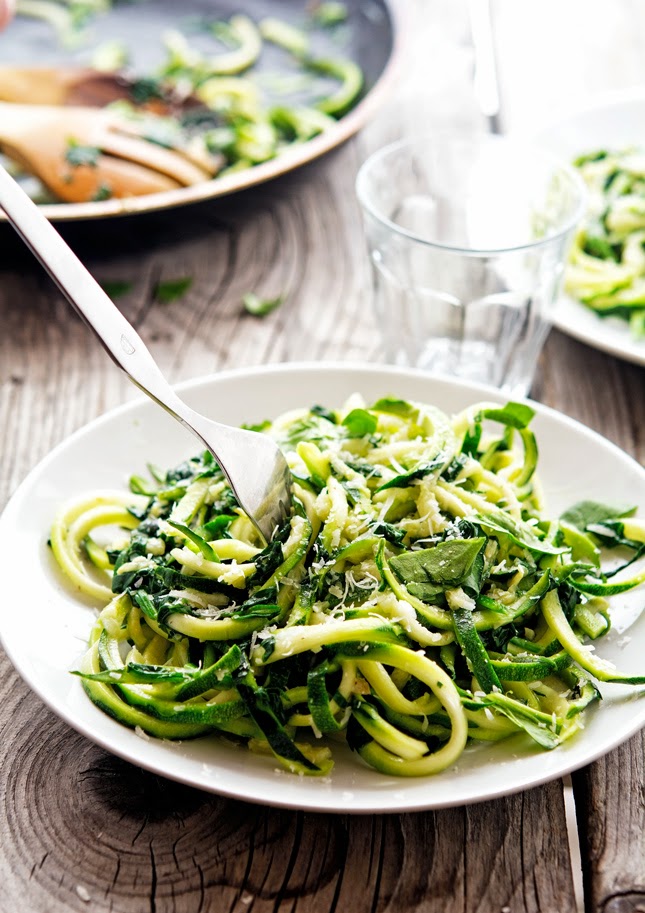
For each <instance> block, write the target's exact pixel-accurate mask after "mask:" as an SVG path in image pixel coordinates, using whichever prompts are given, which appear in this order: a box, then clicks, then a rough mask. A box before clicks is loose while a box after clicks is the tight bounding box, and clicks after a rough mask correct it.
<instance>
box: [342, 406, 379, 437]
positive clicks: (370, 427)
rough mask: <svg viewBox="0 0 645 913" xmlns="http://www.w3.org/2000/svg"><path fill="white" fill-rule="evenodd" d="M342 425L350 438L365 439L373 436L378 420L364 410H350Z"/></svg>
mask: <svg viewBox="0 0 645 913" xmlns="http://www.w3.org/2000/svg"><path fill="white" fill-rule="evenodd" d="M343 425H344V426H345V428H347V431H348V432H349V436H350V437H365V436H366V435H368V434H374V432H375V431H376V426H377V425H378V419H377V418H376V416H375V415H372V414H371V413H369V412H367V411H366V410H365V409H352V411H351V412H350V413H348V414H347V415H346V416H345V418H344V419H343Z"/></svg>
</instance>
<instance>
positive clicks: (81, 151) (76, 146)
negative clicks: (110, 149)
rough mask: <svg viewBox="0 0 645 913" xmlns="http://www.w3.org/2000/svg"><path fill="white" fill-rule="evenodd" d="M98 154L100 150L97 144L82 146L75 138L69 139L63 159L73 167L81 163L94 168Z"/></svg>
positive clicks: (97, 160)
mask: <svg viewBox="0 0 645 913" xmlns="http://www.w3.org/2000/svg"><path fill="white" fill-rule="evenodd" d="M100 154H101V150H100V149H99V148H98V147H97V146H82V145H81V144H80V143H79V142H77V141H76V140H75V139H70V140H68V143H67V149H66V150H65V161H66V162H67V164H68V165H71V166H72V167H73V168H78V167H79V166H81V165H89V167H90V168H96V166H97V165H98V162H99V156H100Z"/></svg>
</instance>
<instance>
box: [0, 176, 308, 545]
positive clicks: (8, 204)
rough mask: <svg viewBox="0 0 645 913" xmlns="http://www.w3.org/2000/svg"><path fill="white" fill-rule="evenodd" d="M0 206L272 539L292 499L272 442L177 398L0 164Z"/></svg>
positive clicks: (121, 362)
mask: <svg viewBox="0 0 645 913" xmlns="http://www.w3.org/2000/svg"><path fill="white" fill-rule="evenodd" d="M0 206H2V208H3V209H4V211H5V213H6V214H7V217H8V219H9V221H10V222H11V224H12V225H13V227H14V228H15V229H16V231H17V232H18V234H19V235H20V236H21V237H22V239H23V241H24V242H25V243H26V244H27V246H28V247H29V248H30V249H31V250H32V251H33V253H34V254H35V255H36V257H37V258H38V259H39V260H40V262H41V263H42V265H43V266H44V267H45V269H46V270H47V271H48V273H49V274H50V276H51V277H52V279H53V280H54V281H55V282H56V284H57V285H58V287H59V288H60V290H61V291H62V292H63V294H64V295H65V296H66V297H67V299H68V300H69V302H70V304H72V305H73V307H74V308H75V309H76V310H77V311H78V313H79V314H80V316H81V317H82V318H83V319H84V320H85V321H86V322H87V323H88V324H89V326H90V328H91V329H92V330H94V332H95V333H96V335H97V336H98V338H99V340H100V341H101V343H102V344H103V346H104V347H105V349H106V350H107V352H108V354H109V355H110V356H111V358H112V359H113V360H114V361H115V362H116V363H117V365H118V366H119V367H120V368H121V369H122V370H123V371H125V373H126V374H127V375H128V377H129V378H130V380H132V381H133V382H134V383H135V384H136V385H137V386H138V387H139V388H140V389H141V390H143V392H144V393H147V394H148V396H149V397H150V398H151V399H153V400H154V401H155V402H156V403H157V404H158V405H160V406H162V407H163V408H164V409H165V410H166V411H167V412H169V413H170V415H172V416H173V418H176V419H177V421H179V422H181V424H182V425H184V426H185V427H186V428H188V430H189V431H192V432H193V434H194V435H195V436H196V437H197V438H198V439H199V440H200V442H201V443H202V445H203V446H204V447H206V448H207V449H208V450H209V451H210V452H211V453H212V454H213V456H214V457H215V459H216V461H217V463H218V464H219V466H220V467H221V469H222V471H223V472H224V475H225V476H226V478H227V479H228V482H229V483H230V486H231V488H232V489H233V493H234V494H235V497H236V498H237V500H238V502H239V504H240V506H241V507H242V509H243V510H244V512H245V513H246V514H247V516H248V517H249V519H250V520H251V521H252V522H253V524H254V525H255V527H256V528H257V530H258V531H259V532H260V534H261V535H262V537H263V539H264V540H265V541H267V542H268V541H270V540H271V538H272V536H273V534H274V532H275V530H276V529H277V528H278V527H279V526H280V525H281V524H283V523H284V521H285V520H286V518H287V516H288V514H289V510H290V504H291V490H290V481H291V474H290V471H289V467H288V465H287V461H286V460H285V458H284V455H283V454H282V452H281V451H280V449H279V447H278V446H277V444H276V443H275V441H273V440H272V439H271V438H270V437H268V436H266V435H264V434H260V433H258V432H254V431H245V430H242V429H239V428H232V427H230V426H228V425H223V424H221V423H220V422H215V421H213V420H212V419H210V418H206V416H204V415H201V414H200V413H198V412H196V411H195V410H194V409H192V408H191V407H190V406H188V405H186V403H185V402H184V401H183V400H182V399H180V398H179V396H177V394H176V393H175V391H174V390H173V389H172V387H171V386H170V385H169V383H168V382H167V380H166V379H165V378H164V376H163V375H162V373H161V371H160V370H159V367H158V365H157V363H156V362H155V360H154V359H153V357H152V355H151V354H150V352H149V351H148V349H147V348H146V346H145V345H144V343H143V341H142V340H141V337H140V336H139V334H138V333H137V332H136V330H135V329H134V328H133V327H132V326H131V325H130V324H129V323H128V321H127V320H126V319H125V317H124V316H123V315H122V314H121V312H120V311H119V309H118V308H117V307H116V305H115V304H113V302H112V301H111V299H110V298H109V297H108V296H107V295H106V294H105V292H104V291H103V289H102V288H101V287H100V285H99V284H98V283H97V282H96V281H95V280H94V279H93V278H92V276H91V275H90V273H89V272H88V271H87V270H86V269H85V267H84V266H83V264H82V263H81V262H80V260H79V259H78V258H77V257H76V255H75V254H74V253H73V252H72V250H71V249H70V248H69V247H68V246H67V244H66V243H65V241H63V239H62V238H61V236H60V235H59V234H58V232H57V231H56V230H55V228H54V227H53V226H52V225H51V224H50V223H49V222H48V221H47V219H46V218H45V217H44V216H43V215H42V213H41V212H39V210H38V207H37V206H36V205H35V204H34V203H33V202H32V201H31V200H30V199H29V197H28V196H27V194H26V193H25V192H24V191H23V190H22V188H21V187H19V185H18V184H17V183H16V182H15V181H14V180H13V178H11V177H10V176H9V174H8V173H7V171H6V170H5V169H4V168H2V167H0Z"/></svg>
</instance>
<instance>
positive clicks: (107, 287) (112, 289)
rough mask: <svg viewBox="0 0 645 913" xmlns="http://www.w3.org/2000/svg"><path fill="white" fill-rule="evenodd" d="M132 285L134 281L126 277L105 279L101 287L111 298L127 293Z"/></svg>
mask: <svg viewBox="0 0 645 913" xmlns="http://www.w3.org/2000/svg"><path fill="white" fill-rule="evenodd" d="M132 285H133V283H132V282H128V281H127V280H125V279H114V280H111V279H105V280H103V282H101V288H102V289H103V291H104V292H105V294H106V295H109V296H110V298H121V297H122V296H123V295H127V294H128V292H129V291H130V289H131V288H132Z"/></svg>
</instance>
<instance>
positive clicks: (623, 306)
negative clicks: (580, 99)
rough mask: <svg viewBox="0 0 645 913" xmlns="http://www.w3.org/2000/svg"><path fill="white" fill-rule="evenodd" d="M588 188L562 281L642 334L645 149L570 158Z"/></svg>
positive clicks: (585, 300) (644, 325)
mask: <svg viewBox="0 0 645 913" xmlns="http://www.w3.org/2000/svg"><path fill="white" fill-rule="evenodd" d="M574 164H575V165H576V166H577V167H578V170H579V171H580V174H581V176H582V178H583V180H584V181H585V183H586V185H587V188H588V190H589V197H590V202H589V208H588V212H587V215H586V217H585V219H584V221H583V223H582V224H581V226H580V227H579V229H578V232H577V234H576V237H575V240H574V243H573V247H572V251H571V256H570V260H569V266H568V268H567V272H566V279H565V287H566V289H567V291H568V292H570V294H571V295H573V296H574V297H575V298H577V299H578V300H579V301H582V302H583V303H584V304H586V305H587V306H588V307H589V308H591V309H592V310H594V311H595V312H596V313H597V314H598V315H600V316H601V317H610V316H614V317H619V318H622V319H624V320H626V321H628V322H629V326H630V330H631V333H632V336H633V337H634V338H635V339H645V246H644V245H645V150H643V149H626V150H622V151H620V152H605V151H598V152H592V153H589V154H587V155H583V156H581V157H580V158H579V159H577V160H576V162H575V163H574Z"/></svg>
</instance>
